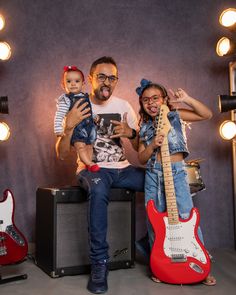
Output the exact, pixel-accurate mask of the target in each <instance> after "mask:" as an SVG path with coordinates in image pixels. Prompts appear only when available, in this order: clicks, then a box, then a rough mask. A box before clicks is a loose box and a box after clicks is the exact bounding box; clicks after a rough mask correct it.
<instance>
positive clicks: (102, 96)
mask: <svg viewBox="0 0 236 295" xmlns="http://www.w3.org/2000/svg"><path fill="white" fill-rule="evenodd" d="M94 94H95V97H96V98H97V99H99V100H102V101H106V100H108V99H109V98H110V96H111V95H112V91H111V88H110V87H108V86H101V87H100V88H97V89H95V90H94Z"/></svg>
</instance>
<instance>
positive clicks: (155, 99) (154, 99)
mask: <svg viewBox="0 0 236 295" xmlns="http://www.w3.org/2000/svg"><path fill="white" fill-rule="evenodd" d="M161 98H163V96H162V95H153V96H150V97H146V96H145V97H142V98H141V101H142V103H144V104H147V103H149V102H159V101H160V100H161Z"/></svg>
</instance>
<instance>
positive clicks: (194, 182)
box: [186, 162, 206, 195]
mask: <svg viewBox="0 0 236 295" xmlns="http://www.w3.org/2000/svg"><path fill="white" fill-rule="evenodd" d="M186 171H187V174H188V182H189V186H190V192H191V194H193V195H195V194H196V193H197V192H200V191H202V190H204V189H205V188H206V186H205V184H204V183H203V180H202V177H201V174H200V165H199V163H198V162H187V163H186Z"/></svg>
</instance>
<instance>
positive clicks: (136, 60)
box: [0, 0, 235, 248]
mask: <svg viewBox="0 0 236 295" xmlns="http://www.w3.org/2000/svg"><path fill="white" fill-rule="evenodd" d="M230 6H235V0H232V1H225V0H224V1H223V0H198V1H197V0H196V1H194V0H191V1H190V0H175V1H173V0H159V1H158V0H146V1H143V0H142V1H141V0H136V1H132V0H125V1H124V0H120V1H117V0H102V1H98V0H97V1H96V0H84V1H83V0H80V1H78V0H67V1H62V0H54V1H50V0H43V1H42V0H34V1H31V0H15V1H14V0H13V1H1V6H0V11H1V13H2V14H3V15H4V16H5V18H6V28H5V29H4V31H2V32H0V39H2V40H6V41H8V42H9V43H10V44H11V46H12V58H11V59H10V60H9V61H7V62H1V63H0V95H1V96H3V95H8V97H9V108H10V114H9V115H8V116H7V115H3V114H0V120H1V121H6V122H8V124H9V125H10V127H11V137H10V139H9V140H8V141H7V142H1V143H0V192H2V191H3V190H4V189H5V188H10V189H11V190H12V191H13V193H14V195H15V199H16V212H15V223H16V225H17V226H18V227H19V228H20V229H21V230H22V231H23V233H24V234H25V235H26V237H27V238H28V240H29V241H31V242H34V231H35V226H34V223H35V192H36V189H37V187H39V186H41V187H42V186H59V185H67V184H75V177H74V172H75V164H74V157H71V159H70V160H69V161H67V162H63V161H59V160H57V159H56V156H55V152H54V143H55V138H54V135H53V116H54V112H55V99H56V98H57V97H58V96H59V95H60V94H61V93H62V89H61V87H60V79H61V73H62V68H63V66H64V65H70V64H73V65H74V64H75V65H77V66H78V67H80V68H81V69H82V70H83V71H84V73H85V75H86V76H87V74H88V71H89V67H90V64H91V62H92V61H93V60H94V59H96V58H98V57H101V56H103V55H111V56H113V57H114V59H115V60H116V61H117V63H118V65H119V74H120V80H119V84H118V87H117V89H116V91H115V94H116V95H117V96H121V97H124V98H125V99H127V100H128V101H129V102H130V103H131V104H132V106H133V107H134V109H135V110H136V111H138V99H137V95H136V93H135V88H136V87H137V85H138V83H139V81H140V79H141V78H143V77H146V78H148V79H151V80H154V81H156V82H159V83H162V84H163V85H165V86H166V87H167V88H174V89H175V88H176V87H182V88H184V89H185V90H186V91H187V92H188V93H189V94H191V95H192V96H193V97H197V98H199V99H200V100H202V101H203V102H204V103H206V104H207V105H208V106H209V107H210V108H211V109H212V111H213V113H214V116H213V118H212V119H211V120H210V121H206V122H200V123H195V124H192V126H191V129H188V130H187V133H188V138H189V148H190V151H191V156H190V157H189V159H195V158H202V159H204V161H202V162H201V175H202V177H203V180H204V182H205V184H206V186H207V189H206V190H205V191H203V192H200V193H199V194H198V195H197V196H195V197H194V201H195V204H196V206H198V207H199V209H200V212H201V226H202V229H203V232H204V236H205V241H206V245H207V247H209V248H213V247H214V248H215V247H220V248H223V247H228V248H233V247H234V242H233V240H234V231H233V194H232V168H231V143H230V142H225V141H223V140H222V139H221V138H220V136H219V132H218V128H219V125H220V123H221V122H222V121H223V120H224V119H226V118H229V117H230V114H229V113H226V114H220V113H219V111H218V107H217V95H218V94H227V93H228V91H229V85H228V63H229V61H231V58H219V57H218V56H217V55H216V54H215V44H216V41H217V39H218V38H219V37H220V36H221V35H222V34H225V31H226V30H225V29H224V28H222V27H220V25H219V24H218V17H219V15H220V12H221V11H222V9H223V8H227V7H230ZM87 91H89V85H88V84H87ZM127 146H128V156H129V157H130V160H131V161H132V162H133V163H135V164H137V158H136V156H135V155H134V153H131V150H130V146H129V144H128V145H127ZM144 216H145V214H144V206H143V197H142V196H139V197H138V199H137V236H138V237H140V236H141V235H142V234H143V233H144V232H145V217H144Z"/></svg>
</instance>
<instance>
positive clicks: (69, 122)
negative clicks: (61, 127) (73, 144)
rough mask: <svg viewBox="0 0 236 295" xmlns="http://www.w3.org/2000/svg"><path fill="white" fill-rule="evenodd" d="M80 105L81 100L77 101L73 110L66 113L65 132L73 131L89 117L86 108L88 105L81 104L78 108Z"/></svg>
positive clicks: (88, 110) (88, 111)
mask: <svg viewBox="0 0 236 295" xmlns="http://www.w3.org/2000/svg"><path fill="white" fill-rule="evenodd" d="M80 103H81V99H80V100H78V101H77V102H76V103H75V104H74V106H73V108H72V109H71V110H70V111H69V112H68V114H67V116H66V118H65V132H66V131H70V130H72V129H74V127H75V126H76V125H78V124H79V123H80V122H82V121H83V120H84V119H86V118H88V117H89V116H90V115H91V110H90V108H86V106H87V105H88V103H87V102H86V103H83V104H82V105H80V106H79V107H78V105H79V104H80Z"/></svg>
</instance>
